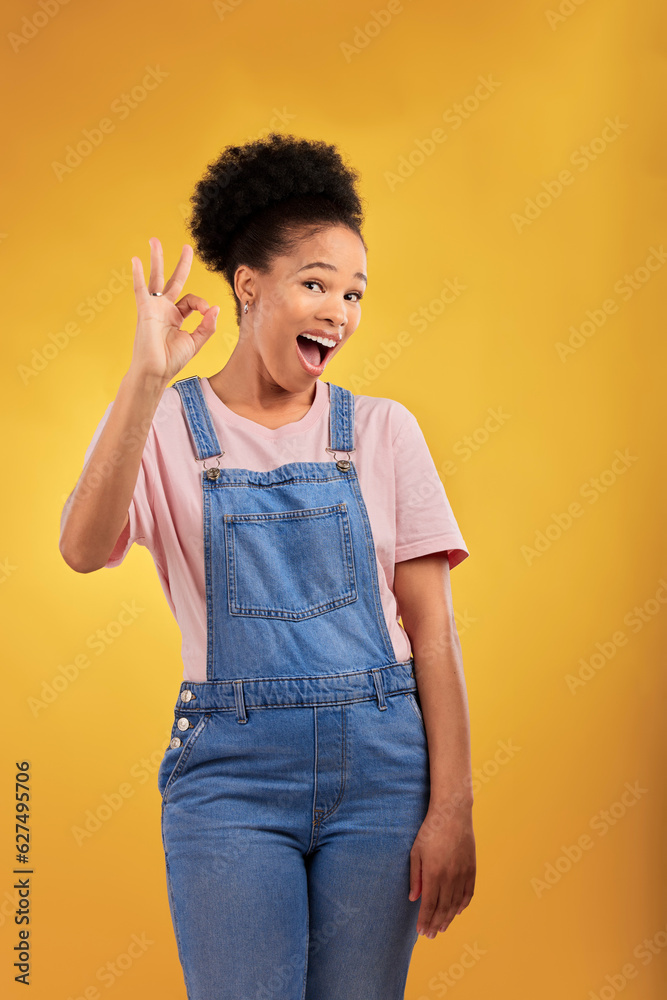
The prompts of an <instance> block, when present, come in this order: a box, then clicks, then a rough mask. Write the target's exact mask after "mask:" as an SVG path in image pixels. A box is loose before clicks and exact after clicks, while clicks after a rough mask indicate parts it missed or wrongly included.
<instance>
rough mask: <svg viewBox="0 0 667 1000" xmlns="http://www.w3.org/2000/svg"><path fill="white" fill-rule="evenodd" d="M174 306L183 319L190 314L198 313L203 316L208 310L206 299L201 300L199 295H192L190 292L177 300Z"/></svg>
mask: <svg viewBox="0 0 667 1000" xmlns="http://www.w3.org/2000/svg"><path fill="white" fill-rule="evenodd" d="M175 305H176V308H177V309H178V311H179V312H180V314H181V316H182V317H183V319H185V318H186V317H187V316H189V315H190V313H191V312H200V313H201V314H202V316H203V315H204V313H205V312H208V310H209V308H210V306H209V304H208V302H207V301H206V299H203V298H202V297H201V295H193V294H192V293H191V292H188V294H187V295H184V296H183V298H182V299H179V300H178V302H176V303H175Z"/></svg>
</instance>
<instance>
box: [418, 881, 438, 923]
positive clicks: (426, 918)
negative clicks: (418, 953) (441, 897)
mask: <svg viewBox="0 0 667 1000" xmlns="http://www.w3.org/2000/svg"><path fill="white" fill-rule="evenodd" d="M437 905H438V886H437V883H435V882H434V880H433V879H426V880H425V884H424V885H422V905H421V907H420V908H419V916H418V917H417V933H419V934H429V933H430V932H431V923H432V920H433V914H434V913H435V910H436V907H437ZM435 926H436V927H437V924H436V925H435Z"/></svg>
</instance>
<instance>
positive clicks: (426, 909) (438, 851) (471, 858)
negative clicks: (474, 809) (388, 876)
mask: <svg viewBox="0 0 667 1000" xmlns="http://www.w3.org/2000/svg"><path fill="white" fill-rule="evenodd" d="M476 870H477V863H476V857H475V836H474V834H473V829H472V814H471V808H470V807H469V806H467V807H463V808H462V807H461V806H459V807H458V808H455V809H452V808H451V806H450V807H449V808H448V807H447V806H446V805H445V806H442V807H439V806H437V805H433V804H432V805H430V806H429V809H428V812H427V813H426V816H425V818H424V822H423V823H422V825H421V827H420V829H419V833H418V834H417V836H416V837H415V841H414V844H413V845H412V849H411V851H410V895H409V898H410V899H418V898H419V895H420V894H421V897H422V903H421V907H420V909H419V916H418V919H417V931H418V933H420V934H424V935H425V936H426V937H430V938H434V937H435V936H436V934H437V933H438V931H445V930H447V928H448V926H449V925H450V923H451V922H452V920H453V919H454V917H455V916H457V915H458V914H459V913H461V912H462V911H463V910H464V909H465V908H466V906H467V905H468V903H469V902H470V900H471V899H472V896H473V890H474V887H475V874H476Z"/></svg>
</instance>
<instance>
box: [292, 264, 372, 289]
mask: <svg viewBox="0 0 667 1000" xmlns="http://www.w3.org/2000/svg"><path fill="white" fill-rule="evenodd" d="M309 267H326V268H327V269H328V270H329V271H337V270H338V268H337V267H334V265H333V264H327V263H326V261H323V260H315V261H313V263H312V264H304V265H303V267H300V268H299V271H305V270H306V269H307V268H309ZM299 271H297V274H298V273H299ZM354 277H355V278H361V280H362V281H365V282H366V284H368V278H367V277H366V275H365V274H364V272H363V271H355V272H354Z"/></svg>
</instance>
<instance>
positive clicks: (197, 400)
mask: <svg viewBox="0 0 667 1000" xmlns="http://www.w3.org/2000/svg"><path fill="white" fill-rule="evenodd" d="M327 385H328V386H329V443H330V448H329V449H327V450H329V451H331V452H337V451H341V452H352V451H355V447H354V394H353V393H351V392H350V390H349V389H344V388H343V387H342V386H340V385H333V384H332V383H331V382H328V383H327ZM172 388H174V389H176V390H178V393H179V395H180V397H181V402H182V403H183V410H184V412H185V417H186V420H187V423H188V427H189V428H190V435H191V437H192V441H193V444H194V450H195V455H196V457H197V458H198V459H204V458H214V457H217V456H221V455H222V454H223V451H222V448H221V447H220V443H219V441H218V437H217V434H216V433H215V428H214V427H213V423H212V421H211V414H210V411H209V408H208V406H207V404H206V400H205V399H204V393H203V391H202V387H201V381H200V379H199V376H198V375H191V376H190V377H189V378H182V379H178V380H177V381H176V382H173V383H172Z"/></svg>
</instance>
